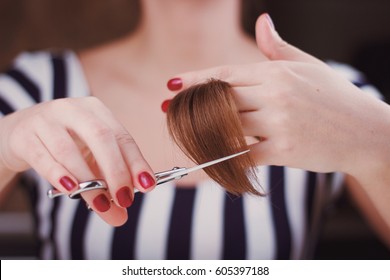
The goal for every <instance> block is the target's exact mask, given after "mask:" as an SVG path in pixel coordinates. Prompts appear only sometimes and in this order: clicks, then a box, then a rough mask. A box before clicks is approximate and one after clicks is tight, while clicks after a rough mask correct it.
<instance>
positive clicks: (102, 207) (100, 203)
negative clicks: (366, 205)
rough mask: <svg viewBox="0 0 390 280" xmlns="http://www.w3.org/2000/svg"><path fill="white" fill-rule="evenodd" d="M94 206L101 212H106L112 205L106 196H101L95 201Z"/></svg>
mask: <svg viewBox="0 0 390 280" xmlns="http://www.w3.org/2000/svg"><path fill="white" fill-rule="evenodd" d="M93 205H94V206H95V208H96V210H98V211H99V212H106V211H107V210H108V209H110V207H111V203H110V201H109V200H108V198H107V197H106V196H105V195H104V194H99V195H98V196H97V197H95V198H94V200H93Z"/></svg>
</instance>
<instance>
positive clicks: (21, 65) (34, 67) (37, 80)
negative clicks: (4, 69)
mask: <svg viewBox="0 0 390 280" xmlns="http://www.w3.org/2000/svg"><path fill="white" fill-rule="evenodd" d="M15 66H16V68H17V69H19V70H21V71H22V72H23V73H24V74H25V75H26V76H27V77H28V78H29V79H31V80H32V81H33V82H34V84H35V85H37V86H38V88H39V91H40V94H41V98H42V100H43V101H47V100H51V99H52V97H53V95H52V91H53V68H52V63H51V54H50V53H48V52H34V53H27V52H26V53H22V54H21V55H19V56H18V57H17V58H16V60H15Z"/></svg>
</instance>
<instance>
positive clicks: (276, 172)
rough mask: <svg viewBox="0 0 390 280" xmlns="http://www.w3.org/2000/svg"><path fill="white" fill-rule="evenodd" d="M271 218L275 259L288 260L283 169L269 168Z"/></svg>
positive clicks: (288, 235) (288, 245)
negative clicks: (274, 237)
mask: <svg viewBox="0 0 390 280" xmlns="http://www.w3.org/2000/svg"><path fill="white" fill-rule="evenodd" d="M270 172H271V174H270V179H271V180H270V181H271V190H270V191H271V193H270V195H271V203H272V217H273V221H274V227H275V234H276V256H275V258H276V259H289V258H290V252H291V230H290V224H289V221H288V218H287V209H286V201H285V178H284V167H281V166H271V167H270Z"/></svg>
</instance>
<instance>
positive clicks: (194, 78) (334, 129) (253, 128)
mask: <svg viewBox="0 0 390 280" xmlns="http://www.w3.org/2000/svg"><path fill="white" fill-rule="evenodd" d="M256 35H257V44H258V47H259V49H260V50H261V51H262V52H263V53H264V54H265V55H266V56H267V57H268V58H269V61H267V62H261V63H253V64H247V65H234V66H233V65H231V66H221V67H216V68H212V69H207V70H203V71H198V72H191V73H184V74H180V75H178V76H177V77H178V78H176V79H174V82H175V85H176V89H177V88H178V87H177V85H178V84H179V85H181V89H186V88H188V87H190V86H192V85H194V84H198V83H203V82H205V81H207V80H209V79H210V78H213V79H218V80H223V81H226V82H227V83H229V84H230V85H231V86H232V92H233V96H234V100H235V102H236V106H237V108H238V110H239V111H240V120H241V123H242V126H243V130H244V135H245V136H261V137H262V139H264V141H262V142H260V143H256V144H254V145H253V146H251V147H250V149H251V154H252V156H253V157H254V158H255V160H256V161H257V162H259V163H260V164H263V165H284V166H290V167H297V168H302V169H307V170H312V171H319V172H331V171H341V172H345V173H348V174H353V175H359V174H361V173H362V172H366V171H367V165H366V162H367V160H369V161H370V162H378V161H379V162H383V163H386V165H387V164H388V163H389V165H390V145H388V142H389V139H390V131H389V128H390V109H389V106H388V105H387V104H385V103H384V102H382V101H380V100H377V99H376V98H374V97H372V96H370V95H368V94H366V93H364V92H362V90H360V89H359V88H357V87H356V86H354V85H353V84H352V83H350V82H349V81H348V80H346V79H344V77H341V76H340V75H339V74H338V73H336V72H335V71H334V70H333V69H331V68H330V67H329V66H328V65H326V64H325V63H323V62H321V61H320V60H318V59H316V58H314V57H313V56H311V55H309V54H307V53H305V52H303V51H301V50H299V49H297V48H295V47H294V46H291V45H289V44H288V43H286V42H285V41H283V40H282V39H281V38H280V37H279V35H278V34H277V32H276V31H275V30H274V29H273V25H272V24H270V19H269V17H268V15H262V16H260V17H259V19H258V21H257V24H256ZM168 87H170V82H168ZM367 147H370V148H369V149H367ZM377 147H378V148H379V147H380V148H379V149H376V148H377ZM376 165H378V164H376ZM389 165H387V166H389ZM375 168H378V167H375Z"/></svg>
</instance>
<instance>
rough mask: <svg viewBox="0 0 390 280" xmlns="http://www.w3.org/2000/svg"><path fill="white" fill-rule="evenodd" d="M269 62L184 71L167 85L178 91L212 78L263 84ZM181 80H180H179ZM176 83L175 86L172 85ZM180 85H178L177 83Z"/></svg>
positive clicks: (228, 81) (247, 84)
mask: <svg viewBox="0 0 390 280" xmlns="http://www.w3.org/2000/svg"><path fill="white" fill-rule="evenodd" d="M267 66H268V64H267V62H262V63H253V64H243V65H226V66H218V67H214V68H209V69H206V70H201V71H194V72H187V73H182V74H179V75H177V76H176V78H173V79H171V80H169V81H168V83H167V87H168V89H170V90H171V91H174V92H178V91H179V90H184V89H187V88H189V87H190V86H193V85H196V84H199V83H205V82H207V81H209V80H210V79H217V80H222V81H225V82H227V83H229V84H230V85H231V86H252V85H258V84H261V83H262V81H263V80H264V77H263V76H264V75H266V74H267ZM178 81H180V82H178ZM172 83H175V86H172ZM178 84H179V85H180V86H177V85H178Z"/></svg>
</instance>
